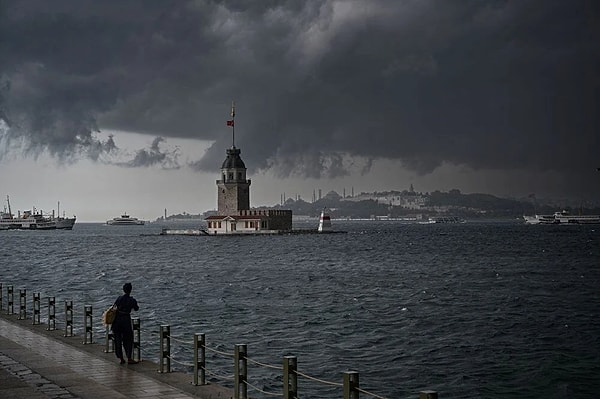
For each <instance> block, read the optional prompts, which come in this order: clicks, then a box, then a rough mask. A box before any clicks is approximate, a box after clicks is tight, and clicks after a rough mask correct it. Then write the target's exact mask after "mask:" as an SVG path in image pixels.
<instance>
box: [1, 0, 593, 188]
mask: <svg viewBox="0 0 600 399" xmlns="http://www.w3.org/2000/svg"><path fill="white" fill-rule="evenodd" d="M2 4H3V6H2V7H3V8H2V10H1V11H0V12H1V14H0V60H1V61H0V62H1V64H0V68H1V69H0V73H1V79H2V87H4V89H2V90H1V91H0V93H1V94H0V107H1V108H0V116H2V118H4V119H6V120H7V123H9V125H10V130H9V132H8V135H9V138H13V139H18V138H26V139H27V140H28V142H29V144H30V146H31V147H32V148H33V149H48V150H49V151H50V152H51V153H53V154H56V155H57V156H63V155H65V154H66V155H69V154H72V153H73V152H77V151H82V150H84V149H85V146H86V145H92V146H95V147H96V148H103V147H102V143H98V142H97V140H96V139H95V135H94V132H95V131H96V130H97V128H98V126H102V127H106V128H108V127H111V128H118V129H122V130H129V131H138V132H146V133H149V134H156V135H161V136H164V137H193V138H198V139H209V140H216V142H215V144H214V145H213V146H212V148H211V149H210V150H209V151H208V152H207V153H206V154H205V155H204V156H203V157H202V158H201V159H199V160H198V161H197V162H195V163H194V167H195V168H198V169H204V170H214V169H215V168H217V167H218V166H220V164H221V162H222V160H223V157H224V149H225V148H226V147H227V146H229V145H230V143H231V131H230V130H228V128H227V127H226V126H225V120H226V119H227V118H228V117H229V115H228V113H229V103H230V101H231V99H235V100H236V103H237V104H238V108H237V115H236V145H238V146H239V147H241V148H242V150H243V154H242V155H243V157H244V160H245V161H246V164H247V165H248V166H249V168H251V169H254V168H273V169H274V170H275V172H276V173H278V174H279V175H283V176H285V175H289V174H299V175H302V176H310V177H320V176H337V175H343V174H345V173H347V168H348V167H349V166H350V165H351V163H352V157H361V158H363V159H364V160H365V164H364V165H363V167H368V166H369V165H370V162H372V161H373V160H374V159H378V158H389V159H399V160H401V161H402V162H403V163H404V165H406V166H407V167H408V168H411V169H413V170H415V171H417V172H419V173H428V172H431V171H432V170H434V169H435V168H436V167H438V166H439V165H441V164H442V163H443V162H449V163H453V164H459V165H467V166H469V167H471V168H474V169H480V168H484V169H510V170H514V169H529V170H539V171H547V170H558V171H563V172H564V171H570V172H573V173H574V176H577V173H579V172H581V171H583V170H588V169H589V170H593V168H595V166H593V165H596V163H597V160H598V155H599V154H600V143H599V138H598V137H599V134H598V127H599V124H598V116H597V114H598V113H597V108H598V92H599V86H600V79H599V71H600V62H599V61H600V60H599V50H598V43H600V34H599V26H600V25H599V23H598V22H599V21H598V18H599V10H598V9H599V4H600V3H598V2H595V1H585V0H576V1H571V2H567V1H562V0H561V1H559V0H539V1H498V0H497V1H487V2H486V1H468V0H465V1H446V0H439V1H433V0H429V1H427V0H423V1H411V0H406V1H399V0H372V1H325V0H322V1H310V2H304V1H254V2H250V1H209V0H206V1H200V0H198V1H178V2H167V1H102V2H97V1H77V2H73V1H52V2H47V1H42V0H40V1H3V2H2ZM83 152H84V153H85V151H83ZM92 153H96V152H92ZM146 155H150V153H147V154H145V155H143V156H141V157H142V158H144V159H146V160H151V159H154V158H153V156H148V157H146ZM201 155H202V154H199V156H198V158H200V157H201ZM143 163H144V162H140V164H143Z"/></svg>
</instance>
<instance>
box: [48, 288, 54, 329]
mask: <svg viewBox="0 0 600 399" xmlns="http://www.w3.org/2000/svg"><path fill="white" fill-rule="evenodd" d="M47 330H48V331H54V330H56V300H55V299H54V297H53V296H49V297H48V328H47Z"/></svg>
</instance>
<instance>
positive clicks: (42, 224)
mask: <svg viewBox="0 0 600 399" xmlns="http://www.w3.org/2000/svg"><path fill="white" fill-rule="evenodd" d="M6 203H7V205H8V209H6V208H5V209H4V211H3V212H1V213H0V230H52V229H56V222H55V221H54V220H53V219H52V218H49V217H46V216H44V215H43V214H42V212H36V211H35V209H34V210H33V212H32V211H24V212H23V214H21V212H20V211H19V212H18V214H17V216H16V217H15V215H13V213H12V210H11V208H10V199H9V197H8V195H7V196H6Z"/></svg>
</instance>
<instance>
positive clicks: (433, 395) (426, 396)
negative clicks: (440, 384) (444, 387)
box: [419, 391, 438, 399]
mask: <svg viewBox="0 0 600 399" xmlns="http://www.w3.org/2000/svg"><path fill="white" fill-rule="evenodd" d="M419 399H438V393H437V392H436V391H421V392H419Z"/></svg>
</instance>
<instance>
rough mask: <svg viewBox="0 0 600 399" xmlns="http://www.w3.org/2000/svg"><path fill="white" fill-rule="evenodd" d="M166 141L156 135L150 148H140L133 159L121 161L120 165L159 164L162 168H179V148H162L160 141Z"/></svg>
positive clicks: (132, 166)
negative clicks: (165, 149) (168, 149)
mask: <svg viewBox="0 0 600 399" xmlns="http://www.w3.org/2000/svg"><path fill="white" fill-rule="evenodd" d="M163 141H165V140H164V138H162V137H156V138H155V139H154V141H152V145H151V146H150V148H148V149H140V150H138V151H137V152H136V153H135V156H134V157H133V159H132V160H130V161H128V162H120V163H118V165H121V166H127V167H130V168H136V167H142V166H153V165H159V166H160V167H161V168H162V169H179V168H180V166H179V162H178V161H177V160H178V158H179V151H178V149H175V150H170V151H164V150H161V148H160V146H159V145H160V143H161V142H163Z"/></svg>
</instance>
